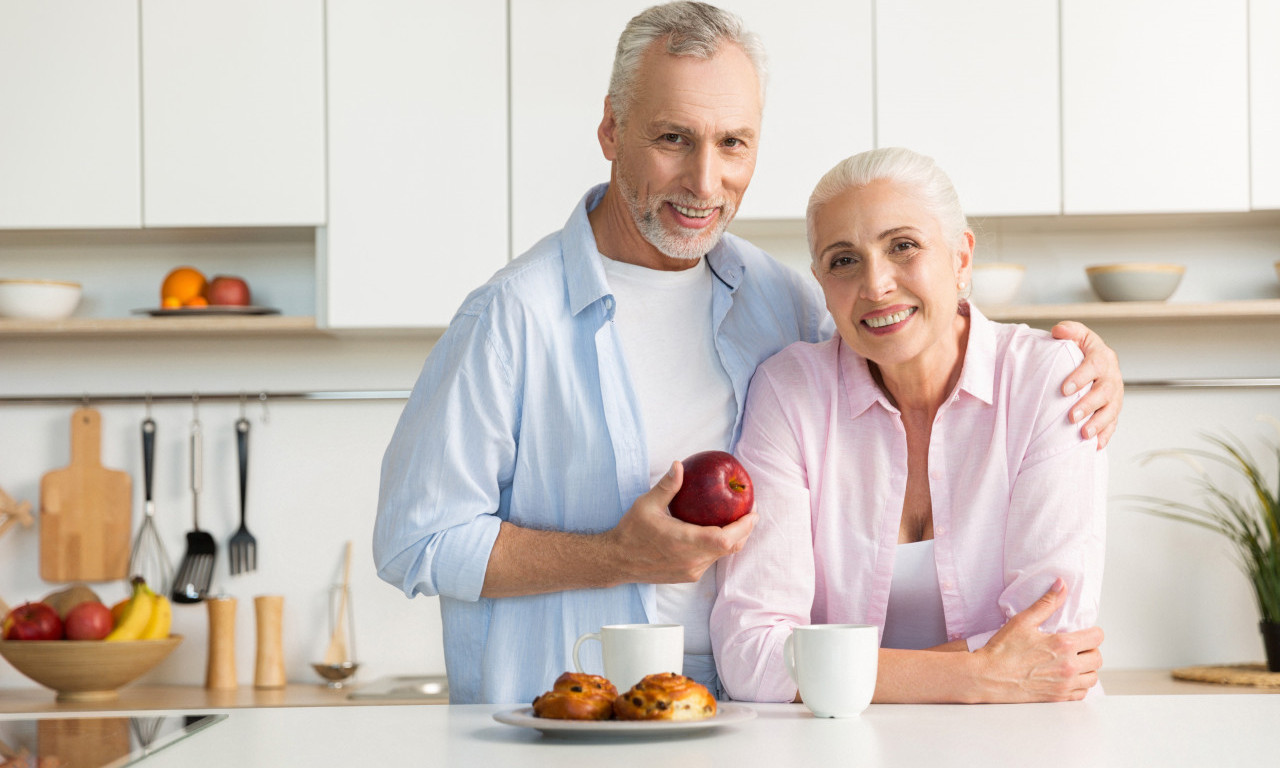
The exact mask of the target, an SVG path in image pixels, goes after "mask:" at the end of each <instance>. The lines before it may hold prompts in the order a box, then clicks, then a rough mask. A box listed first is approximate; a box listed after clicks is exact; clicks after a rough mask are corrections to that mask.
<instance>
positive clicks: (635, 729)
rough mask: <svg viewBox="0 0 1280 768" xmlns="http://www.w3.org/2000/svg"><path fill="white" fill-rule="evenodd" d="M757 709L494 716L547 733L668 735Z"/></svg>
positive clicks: (524, 711)
mask: <svg viewBox="0 0 1280 768" xmlns="http://www.w3.org/2000/svg"><path fill="white" fill-rule="evenodd" d="M755 716H756V711H755V710H754V709H752V708H751V707H747V706H743V705H741V704H717V705H716V714H715V717H708V718H707V719H706V720H550V719H548V718H545V717H534V716H533V707H520V708H519V709H509V710H506V711H505V712H496V713H494V715H493V719H494V720H497V721H498V722H500V723H506V724H507V725H518V726H520V727H522V728H537V729H538V730H539V731H542V732H543V733H545V734H554V735H561V734H565V735H569V734H571V735H574V736H594V735H600V736H666V735H670V734H675V733H688V732H690V731H702V730H706V729H708V728H716V727H719V726H721V725H730V724H732V723H742V722H745V721H747V720H753V719H755Z"/></svg>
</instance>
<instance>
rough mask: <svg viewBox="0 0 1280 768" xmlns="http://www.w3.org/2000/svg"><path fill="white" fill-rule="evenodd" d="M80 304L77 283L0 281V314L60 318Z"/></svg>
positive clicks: (69, 313)
mask: <svg viewBox="0 0 1280 768" xmlns="http://www.w3.org/2000/svg"><path fill="white" fill-rule="evenodd" d="M79 303H80V284H79V283H68V282H64V281H62V280H0V317H17V318H24V319H27V320H61V319H62V318H64V317H70V316H71V313H72V312H74V311H75V310H76V305H77V304H79Z"/></svg>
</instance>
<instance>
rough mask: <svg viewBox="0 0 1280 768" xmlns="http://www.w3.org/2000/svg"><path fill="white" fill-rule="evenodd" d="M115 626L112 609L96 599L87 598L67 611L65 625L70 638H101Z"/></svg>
mask: <svg viewBox="0 0 1280 768" xmlns="http://www.w3.org/2000/svg"><path fill="white" fill-rule="evenodd" d="M114 626H115V622H114V620H113V619H112V618H111V609H110V608H108V607H107V606H105V605H103V604H102V603H99V602H97V601H96V600H86V601H84V602H83V603H80V604H79V605H77V606H76V607H75V608H72V609H71V610H70V611H69V612H68V613H67V620H66V622H64V627H65V628H66V631H67V639H68V640H101V639H102V638H104V637H106V636H107V635H109V634H111V629H112V627H114Z"/></svg>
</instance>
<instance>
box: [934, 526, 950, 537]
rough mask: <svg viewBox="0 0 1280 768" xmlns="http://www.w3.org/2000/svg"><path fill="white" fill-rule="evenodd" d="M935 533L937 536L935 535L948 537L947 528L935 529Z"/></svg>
mask: <svg viewBox="0 0 1280 768" xmlns="http://www.w3.org/2000/svg"><path fill="white" fill-rule="evenodd" d="M933 532H934V534H935V535H937V536H946V535H947V529H946V528H945V527H943V528H934V529H933Z"/></svg>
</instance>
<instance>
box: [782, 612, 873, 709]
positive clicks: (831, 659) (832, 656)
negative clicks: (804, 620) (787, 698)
mask: <svg viewBox="0 0 1280 768" xmlns="http://www.w3.org/2000/svg"><path fill="white" fill-rule="evenodd" d="M782 660H783V661H784V662H785V663H786V665H787V672H789V673H791V679H792V680H794V681H795V683H796V685H798V686H799V687H800V698H801V699H803V700H804V703H805V706H807V707H808V708H809V710H810V711H811V712H813V714H815V715H817V716H818V717H857V716H858V715H860V714H861V713H862V711H863V710H864V709H866V708H867V705H868V704H870V703H871V696H872V695H873V694H874V693H875V690H876V667H877V665H878V663H879V660H880V628H879V627H877V626H875V625H874V624H812V625H809V626H803V627H794V628H793V629H792V630H791V634H790V635H789V636H788V637H787V640H786V642H785V643H783V645H782Z"/></svg>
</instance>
